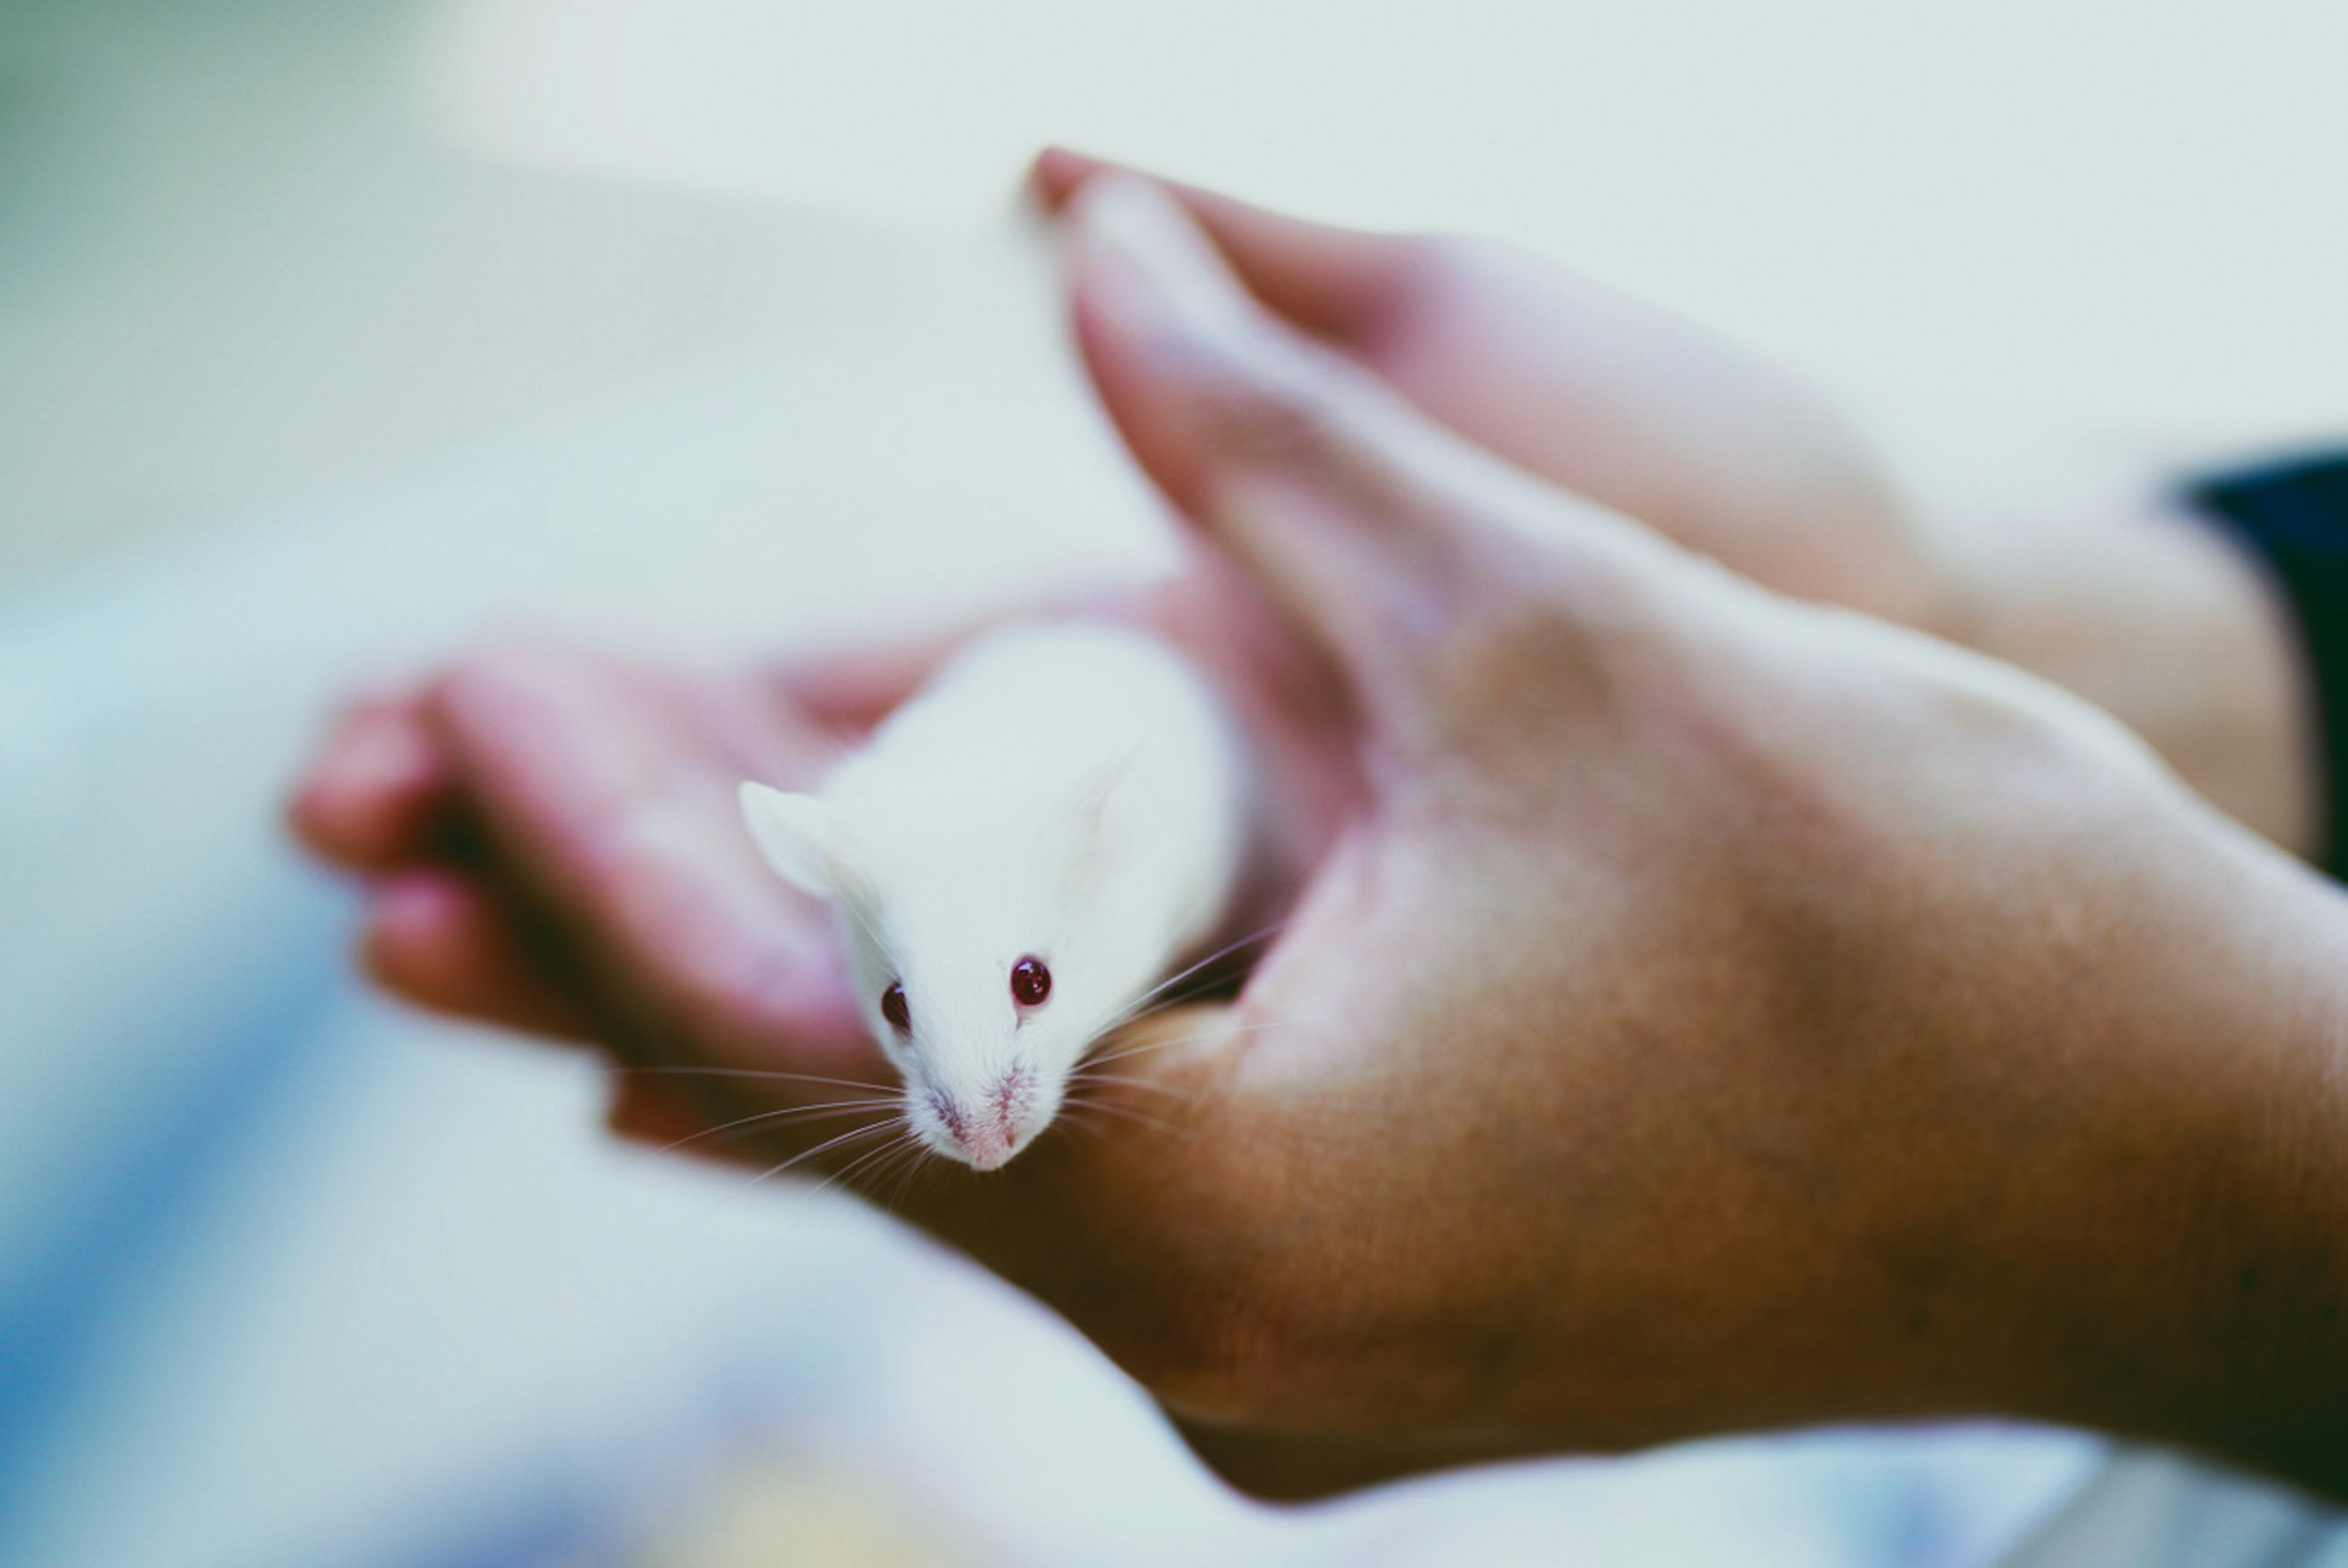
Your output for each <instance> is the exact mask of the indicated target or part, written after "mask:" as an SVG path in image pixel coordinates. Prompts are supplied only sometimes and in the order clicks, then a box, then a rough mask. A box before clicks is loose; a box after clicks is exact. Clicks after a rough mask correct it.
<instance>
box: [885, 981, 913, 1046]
mask: <svg viewBox="0 0 2348 1568" xmlns="http://www.w3.org/2000/svg"><path fill="white" fill-rule="evenodd" d="M880 1016H881V1017H882V1018H885V1019H887V1020H889V1027H890V1028H891V1029H893V1030H896V1031H897V1032H898V1033H899V1034H905V1033H908V1032H910V1031H911V1029H912V1027H913V1009H911V1008H910V1007H907V1006H906V1005H905V988H904V987H903V986H901V985H900V984H898V983H897V982H896V981H894V980H891V981H890V982H889V989H887V990H885V991H882V992H881V993H880Z"/></svg>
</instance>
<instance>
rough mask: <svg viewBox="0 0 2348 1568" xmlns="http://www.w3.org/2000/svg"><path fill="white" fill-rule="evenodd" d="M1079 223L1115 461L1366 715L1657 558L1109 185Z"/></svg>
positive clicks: (1077, 250) (1082, 279)
mask: <svg viewBox="0 0 2348 1568" xmlns="http://www.w3.org/2000/svg"><path fill="white" fill-rule="evenodd" d="M1073 212H1074V223H1073V226H1072V238H1071V283H1072V289H1073V292H1074V304H1075V311H1076V327H1077V333H1078V337H1079V341H1080V343H1081V344H1082V346H1083V349H1084V351H1085V357H1086V365H1087V367H1088V369H1089V370H1090V371H1091V373H1092V375H1093V379H1094V382H1095V384H1096V385H1097V387H1098V388H1099V390H1100V393H1101V395H1102V398H1103V401H1104V402H1105V403H1106V404H1107V406H1108V409H1109V412H1110V414H1111V415H1112V417H1113V418H1114V419H1115V420H1116V422H1117V427H1118V430H1119V432H1120V433H1121V434H1122V435H1123V436H1124V437H1125V439H1126V442H1127V445H1128V447H1129V448H1130V449H1131V450H1132V452H1133V453H1134V456H1136V458H1137V459H1138V461H1139V462H1140V464H1141V466H1143V468H1144V469H1145V470H1146V471H1147V472H1148V474H1149V476H1150V477H1151V478H1152V479H1153V480H1154V481H1155V482H1156V483H1157V484H1158V485H1159V487H1160V488H1161V489H1163V490H1164V491H1165V492H1166V494H1167V496H1168V497H1169V498H1170V499H1171V500H1172V501H1173V502H1174V503H1175V505H1176V506H1177V507H1179V508H1180V509H1181V510H1182V511H1183V512H1185V513H1186V514H1187V515H1189V517H1190V518H1193V519H1194V520H1197V521H1198V522H1200V523H1201V524H1202V525H1204V526H1205V527H1206V528H1207V529H1208V530H1209V532H1210V534H1211V535H1212V536H1213V537H1214V538H1216V539H1217V540H1218V541H1219V542H1220V544H1222V545H1223V546H1224V547H1225V548H1228V549H1229V550H1230V551H1231V553H1232V554H1234V555H1235V556H1237V557H1238V558H1240V559H1241V560H1242V561H1243V562H1244V563H1245V564H1246V565H1247V566H1248V567H1249V569H1251V572H1252V574H1253V575H1254V576H1255V577H1256V578H1257V579H1259V580H1260V581H1261V582H1262V583H1263V584H1264V586H1265V587H1266V588H1267V589H1270V590H1271V591H1272V593H1273V594H1274V595H1275V597H1277V598H1278V599H1280V600H1282V603H1283V605H1284V606H1285V607H1286V609H1287V610H1289V611H1290V613H1292V615H1293V616H1295V617H1296V619H1297V620H1300V621H1301V622H1302V623H1303V625H1304V626H1306V627H1307V628H1308V629H1309V630H1312V631H1313V632H1314V633H1315V634H1316V635H1317V636H1318V637H1319V638H1320V639H1321V640H1322V641H1323V642H1324V643H1325V645H1326V646H1327V647H1328V648H1329V649H1330V650H1331V651H1332V652H1333V653H1334V655H1335V656H1336V658H1337V659H1338V661H1339V662H1340V663H1342V664H1344V665H1345V666H1346V668H1347V669H1348V671H1349V672H1350V673H1351V674H1352V675H1353V676H1354V678H1355V680H1356V682H1357V683H1358V684H1360V685H1361V686H1362V687H1363V692H1362V695H1363V698H1364V701H1365V706H1367V707H1369V708H1371V709H1373V710H1375V709H1376V708H1377V707H1378V706H1379V705H1380V704H1381V702H1384V701H1387V700H1391V699H1393V698H1394V697H1395V696H1396V695H1397V694H1404V693H1407V692H1409V690H1410V689H1411V686H1412V682H1413V672H1414V671H1417V670H1419V669H1423V668H1425V667H1426V664H1427V661H1428V657H1429V655H1430V653H1431V651H1432V650H1433V649H1434V648H1435V647H1436V646H1437V645H1438V644H1440V643H1442V642H1443V641H1445V640H1446V639H1447V638H1450V637H1452V636H1453V635H1454V634H1455V633H1457V632H1458V631H1459V630H1461V629H1462V628H1463V626H1464V625H1466V624H1467V623H1468V622H1470V621H1472V620H1477V619H1478V618H1486V619H1488V618H1489V617H1490V616H1491V615H1492V612H1493V611H1494V610H1496V609H1498V608H1501V607H1505V606H1507V605H1508V604H1509V603H1511V602H1514V601H1517V600H1520V599H1521V598H1522V597H1523V596H1524V595H1525V594H1526V593H1527V591H1528V590H1529V589H1533V588H1534V587H1535V586H1536V585H1538V587H1539V589H1540V592H1541V593H1543V594H1544V595H1547V596H1549V597H1550V598H1552V599H1559V598H1562V599H1570V598H1573V597H1575V596H1579V597H1581V598H1582V599H1584V600H1591V601H1592V602H1596V601H1597V600H1600V599H1601V598H1605V597H1608V596H1612V597H1615V598H1617V599H1619V598H1621V597H1622V595H1624V594H1626V593H1627V591H1628V584H1627V582H1625V581H1624V580H1622V579H1623V578H1624V574H1625V571H1626V570H1627V569H1628V567H1629V565H1630V562H1631V560H1632V559H1634V558H1637V557H1638V556H1639V555H1640V554H1641V553H1642V552H1643V551H1644V552H1649V553H1651V552H1652V548H1653V541H1642V540H1641V539H1640V538H1639V537H1638V536H1637V534H1636V530H1634V529H1633V528H1632V527H1631V526H1630V525H1628V524H1627V523H1625V522H1624V521H1623V520H1622V519H1621V518H1614V517H1612V515H1611V514H1607V513H1605V512H1603V511H1602V510H1601V509H1600V508H1597V507H1591V506H1589V505H1588V504H1586V503H1583V502H1581V501H1580V500H1578V499H1577V498H1576V497H1571V496H1569V495H1566V494H1563V493H1561V492H1556V491H1552V490H1549V489H1548V488H1546V487H1540V486H1539V485H1537V484H1535V483H1534V482H1533V481H1531V480H1530V479H1529V478H1528V477H1526V476H1524V475H1523V474H1522V473H1520V472H1519V471H1517V470H1514V469H1511V468H1509V467H1508V466H1506V465H1504V464H1501V463H1498V461H1496V460H1494V459H1493V458H1492V457H1491V456H1489V455H1488V454H1486V453H1484V452H1482V451H1481V450H1480V449H1478V448H1477V447H1474V446H1470V445H1469V444H1468V443H1466V442H1464V441H1462V440H1460V439H1459V438H1458V437H1457V436H1454V435H1452V434H1451V433H1449V432H1447V431H1445V430H1443V429H1442V428H1440V427H1439V426H1437V425H1434V424H1433V423H1431V422H1430V421H1428V420H1427V419H1426V418H1425V417H1424V416H1422V415H1419V414H1417V413H1416V411H1415V410H1413V409H1411V408H1410V407H1408V405H1406V404H1404V403H1403V402H1402V401H1401V400H1400V399H1399V398H1398V397H1396V396H1395V395H1394V394H1393V392H1392V391H1391V390H1390V389H1389V388H1386V387H1385V386H1384V385H1383V384H1381V383H1379V382H1378V381H1377V380H1376V379H1375V377H1374V376H1372V375H1370V374H1368V373H1367V372H1365V371H1363V370H1362V369H1360V368H1359V367H1358V366H1356V365H1354V364H1352V363H1351V362H1349V361H1346V360H1344V359H1343V358H1342V357H1341V356H1338V355H1336V354H1334V353H1332V352H1330V351H1329V350H1327V349H1326V348H1324V347H1322V346H1321V345H1318V344H1315V343H1312V342H1311V341H1310V340H1308V339H1306V338H1303V336H1301V335H1300V334H1299V333H1296V332H1295V330H1294V329H1293V328H1292V327H1290V326H1288V325H1287V324H1286V323H1282V322H1281V321H1280V320H1279V319H1278V318H1277V317H1275V316H1272V314H1270V313H1267V312H1265V311H1264V310H1263V309H1262V307H1261V306H1260V305H1258V304H1256V303H1255V302H1253V301H1252V300H1251V299H1250V298H1249V297H1248V296H1247V294H1246V292H1244V291H1243V290H1241V288H1240V287H1239V286H1238V285H1237V283H1236V282H1235V281H1234V280H1233V279H1232V277H1231V272H1230V271H1229V269H1228V268H1226V267H1224V266H1223V265H1222V263H1221V262H1220V260H1219V259H1218V258H1217V256H1216V254H1215V252H1214V250H1213V248H1212V247H1211V246H1210V245H1209V244H1208V243H1207V242H1206V241H1205V239H1204V237H1203V236H1202V235H1201V234H1200V231H1198V229H1197V227H1196V226H1195V225H1194V224H1192V223H1190V222H1189V220H1187V219H1186V218H1184V217H1183V216H1182V214H1181V212H1180V210H1179V208H1177V207H1176V206H1174V204H1173V203H1172V202H1171V201H1170V200H1168V199H1167V198H1166V197H1165V196H1163V195H1162V194H1160V193H1159V192H1158V191H1157V190H1155V189H1154V188H1153V187H1151V186H1149V185H1148V184H1147V183H1145V182H1142V181H1138V180H1135V179H1129V178H1126V177H1121V176H1116V175H1110V176H1105V177H1103V178H1101V179H1097V180H1095V181H1093V182H1092V183H1090V184H1088V185H1087V186H1086V188H1085V189H1084V190H1083V191H1082V192H1080V193H1079V194H1078V196H1077V197H1076V202H1075V206H1074V209H1073ZM1560 572H1562V573H1564V575H1565V577H1566V579H1568V580H1566V581H1564V582H1563V583H1560V582H1558V581H1555V580H1553V579H1556V578H1557V577H1558V576H1559V574H1560ZM1559 589H1562V590H1563V591H1562V594H1561V595H1560V593H1559V592H1557V591H1556V590H1559Z"/></svg>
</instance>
